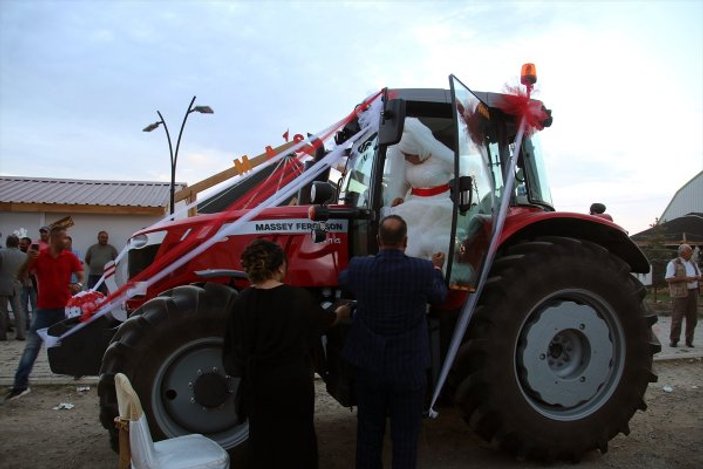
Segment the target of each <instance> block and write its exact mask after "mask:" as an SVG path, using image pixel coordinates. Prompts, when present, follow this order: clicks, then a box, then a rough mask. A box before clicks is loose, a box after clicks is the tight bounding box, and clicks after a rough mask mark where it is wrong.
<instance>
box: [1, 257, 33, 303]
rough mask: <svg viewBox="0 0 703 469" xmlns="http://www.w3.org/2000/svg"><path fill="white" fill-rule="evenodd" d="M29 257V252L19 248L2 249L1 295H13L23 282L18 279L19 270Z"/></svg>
mask: <svg viewBox="0 0 703 469" xmlns="http://www.w3.org/2000/svg"><path fill="white" fill-rule="evenodd" d="M26 259H27V254H25V253H23V252H22V251H20V250H19V248H3V249H0V295H1V296H12V295H14V292H15V288H16V287H21V286H22V283H21V282H20V281H19V280H17V272H18V271H19V270H20V267H21V266H22V264H23V263H24V261H25V260H26Z"/></svg>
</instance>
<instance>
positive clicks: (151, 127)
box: [142, 96, 213, 214]
mask: <svg viewBox="0 0 703 469" xmlns="http://www.w3.org/2000/svg"><path fill="white" fill-rule="evenodd" d="M194 103H195V96H193V99H191V100H190V104H189V105H188V110H187V111H186V113H185V115H184V116H183V122H182V123H181V130H180V131H179V132H178V140H176V151H175V152H174V151H173V145H172V144H171V134H169V133H168V126H167V125H166V121H165V120H164V117H163V116H162V115H161V112H160V111H158V110H157V111H156V113H157V114H158V115H159V120H158V121H156V122H154V123H151V124H149V125H147V126H146V127H144V128H143V129H142V131H143V132H151V131H153V130H156V129H158V128H159V126H160V125H163V126H164V130H165V131H166V139H167V140H168V153H169V155H170V157H171V187H170V198H169V209H170V212H169V213H171V214H173V209H174V205H175V196H176V164H177V163H178V149H179V148H180V147H181V137H182V136H183V129H184V128H185V126H186V121H187V120H188V116H189V115H190V113H192V112H199V113H200V114H213V110H212V108H211V107H210V106H193V104H194Z"/></svg>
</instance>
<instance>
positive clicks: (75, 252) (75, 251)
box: [66, 235, 83, 283]
mask: <svg viewBox="0 0 703 469" xmlns="http://www.w3.org/2000/svg"><path fill="white" fill-rule="evenodd" d="M66 250H67V251H70V252H72V253H73V255H74V256H76V257H77V258H78V260H81V253H80V251H79V250H78V249H73V238H71V236H70V235H66ZM81 265H83V261H81ZM76 282H78V277H77V276H76V274H71V283H76Z"/></svg>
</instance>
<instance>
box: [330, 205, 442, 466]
mask: <svg viewBox="0 0 703 469" xmlns="http://www.w3.org/2000/svg"><path fill="white" fill-rule="evenodd" d="M407 240H408V238H407V225H406V223H405V221H404V220H403V219H402V218H401V217H399V216H397V215H390V216H388V217H386V218H384V219H383V220H381V224H380V226H379V230H378V235H377V241H378V245H379V249H380V250H379V252H378V254H376V255H375V256H369V257H355V258H352V259H351V261H350V262H349V266H348V268H347V269H346V270H345V271H344V272H342V273H341V275H340V279H339V280H340V283H341V285H342V286H344V287H346V288H347V289H348V290H349V291H350V292H352V293H353V294H354V295H355V296H356V300H357V310H356V314H355V315H354V320H353V322H352V327H351V330H350V332H349V336H348V337H347V342H346V344H345V346H344V350H343V352H342V353H343V355H344V357H345V358H346V359H347V360H348V361H349V362H350V363H351V364H353V365H354V366H355V367H356V373H355V378H356V380H355V384H356V394H357V404H358V412H357V448H356V467H357V468H363V469H375V468H381V467H382V458H381V456H382V451H383V434H384V433H385V426H386V416H387V415H388V416H390V424H391V440H392V442H393V468H396V469H401V468H402V469H408V468H414V467H416V465H417V439H418V435H419V433H420V424H421V420H422V411H423V405H424V401H425V394H426V389H427V368H428V367H429V365H430V348H429V335H428V330H427V320H426V318H425V313H426V310H427V303H435V304H436V303H441V302H443V301H444V299H445V298H446V296H447V287H446V285H445V283H444V278H443V275H442V265H443V264H444V254H443V253H436V254H434V255H433V256H432V261H428V260H425V259H418V258H414V257H408V256H406V255H405V247H406V245H407Z"/></svg>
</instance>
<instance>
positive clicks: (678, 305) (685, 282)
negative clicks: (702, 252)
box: [664, 244, 701, 347]
mask: <svg viewBox="0 0 703 469" xmlns="http://www.w3.org/2000/svg"><path fill="white" fill-rule="evenodd" d="M678 252H679V257H677V258H676V259H672V260H671V261H669V263H668V264H667V265H666V275H665V277H664V278H665V279H666V281H667V282H668V283H669V296H671V302H672V312H671V333H670V334H669V339H670V343H669V345H670V346H671V347H677V346H678V343H679V338H680V337H681V323H682V322H683V319H684V318H686V335H685V337H686V346H688V347H693V333H694V331H695V329H696V323H697V322H698V295H699V294H700V281H701V271H700V269H699V267H698V266H697V265H696V264H695V263H694V262H693V261H692V260H691V256H693V249H692V248H691V246H689V245H688V244H681V245H680V246H679V249H678Z"/></svg>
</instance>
